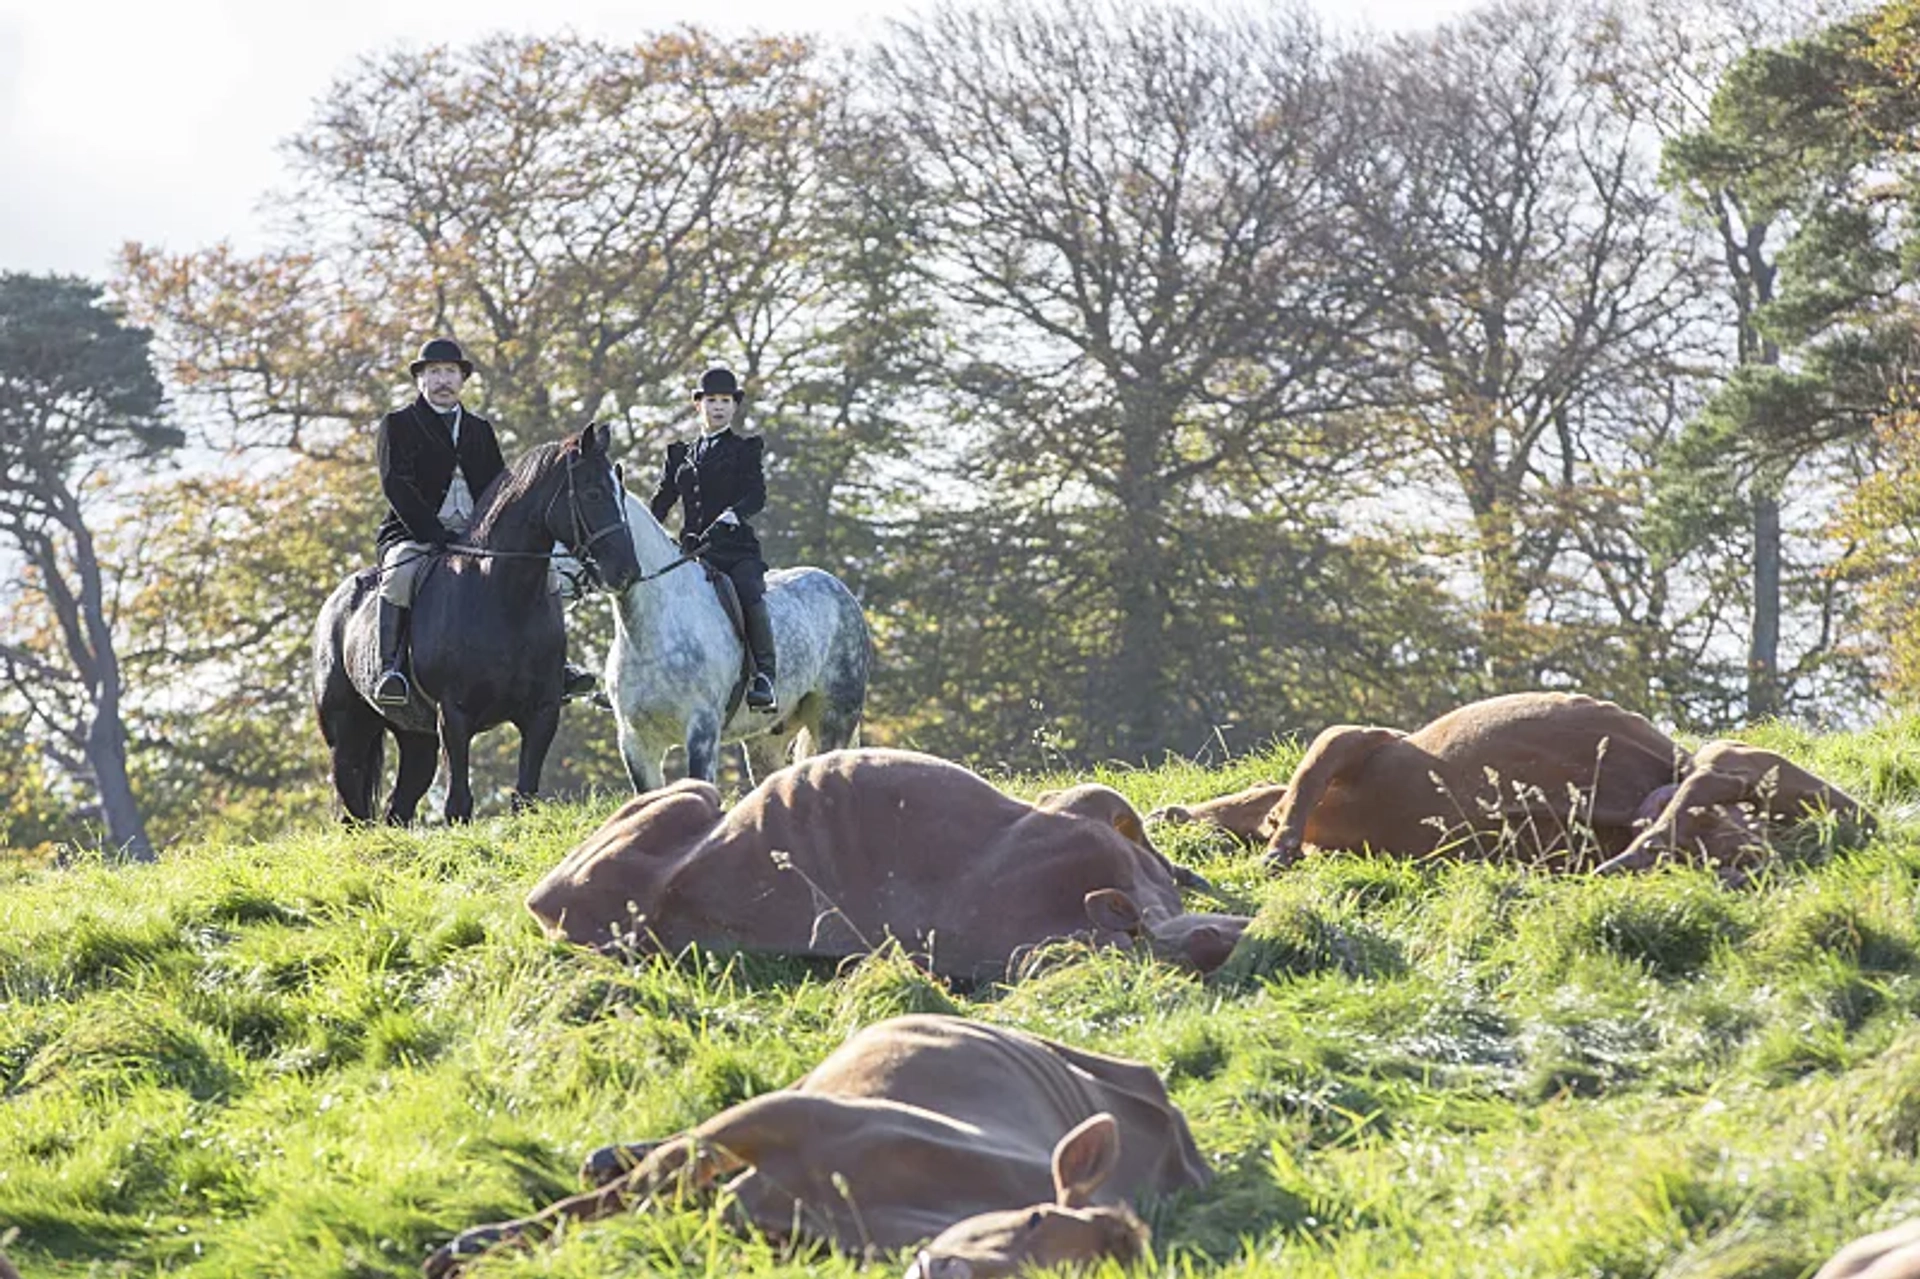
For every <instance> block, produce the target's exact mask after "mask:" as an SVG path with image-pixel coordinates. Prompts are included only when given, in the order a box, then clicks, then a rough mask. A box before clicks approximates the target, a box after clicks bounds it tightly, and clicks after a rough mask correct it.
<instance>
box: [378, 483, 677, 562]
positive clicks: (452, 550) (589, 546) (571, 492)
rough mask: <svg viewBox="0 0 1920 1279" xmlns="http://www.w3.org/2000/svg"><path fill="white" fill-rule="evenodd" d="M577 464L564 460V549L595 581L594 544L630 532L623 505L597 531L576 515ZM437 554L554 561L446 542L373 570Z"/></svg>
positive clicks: (546, 555)
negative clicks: (567, 533)
mask: <svg viewBox="0 0 1920 1279" xmlns="http://www.w3.org/2000/svg"><path fill="white" fill-rule="evenodd" d="M579 465H580V459H579V457H578V456H577V455H576V456H574V457H571V458H568V459H567V515H568V517H569V519H570V521H571V523H572V525H573V537H574V540H573V542H572V543H571V544H570V545H569V546H568V549H567V553H568V554H570V555H572V556H573V557H574V558H575V559H577V560H579V561H580V564H581V566H582V567H583V568H585V569H586V571H587V575H588V576H589V577H590V578H592V579H594V580H596V581H597V580H599V577H600V573H599V569H598V567H597V566H596V565H595V564H594V561H593V547H594V544H595V543H597V542H599V541H600V540H601V539H602V538H606V537H611V536H613V535H614V534H615V533H620V532H627V533H629V534H631V530H630V529H629V527H628V525H627V510H626V505H625V503H620V504H619V506H620V518H619V519H617V520H615V521H613V522H612V523H610V524H608V525H607V526H606V527H605V528H603V529H600V530H599V531H598V532H593V531H590V530H589V529H588V526H587V520H586V517H585V516H584V515H583V514H581V512H580V493H579V489H578V487H577V486H576V484H575V483H574V478H573V473H574V469H575V468H576V467H578V466H579ZM614 487H615V488H616V489H618V488H619V487H620V484H619V480H618V475H617V468H616V476H615V484H614ZM559 500H560V494H559V493H555V494H554V495H553V496H552V497H550V498H548V499H547V509H546V512H545V514H544V515H543V516H542V519H543V521H544V522H545V523H546V524H547V525H548V526H549V527H551V526H552V523H553V504H554V503H555V502H558V501H559ZM437 555H466V556H469V557H471V558H473V559H493V560H551V559H553V558H554V554H553V552H552V551H497V550H494V549H492V548H491V547H485V546H469V545H466V544H464V543H459V542H449V543H447V544H446V545H445V546H442V547H438V548H435V549H433V550H428V551H420V552H418V553H417V554H414V555H412V556H409V557H408V558H407V559H404V560H401V561H399V562H397V563H395V564H392V565H381V566H379V567H378V568H377V569H376V570H375V571H376V572H379V573H382V574H385V573H389V572H392V571H393V570H394V569H397V568H399V567H400V565H401V564H411V563H413V562H414V561H415V560H421V559H431V558H433V557H434V556H437ZM663 571H664V570H663Z"/></svg>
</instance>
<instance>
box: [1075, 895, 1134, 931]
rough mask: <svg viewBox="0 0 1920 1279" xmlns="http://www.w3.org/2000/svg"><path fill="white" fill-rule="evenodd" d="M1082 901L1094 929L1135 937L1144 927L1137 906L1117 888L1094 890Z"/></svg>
mask: <svg viewBox="0 0 1920 1279" xmlns="http://www.w3.org/2000/svg"><path fill="white" fill-rule="evenodd" d="M1084 901H1085V903H1086V907H1087V918H1088V919H1090V920H1092V921H1093V923H1094V927H1096V928H1104V929H1106V930H1107V931H1108V932H1110V933H1125V934H1126V935H1127V936H1129V937H1137V936H1139V934H1140V930H1141V929H1142V928H1144V927H1145V926H1146V921H1145V920H1144V919H1143V918H1141V915H1140V907H1139V905H1138V904H1137V903H1136V902H1135V901H1134V900H1133V898H1131V897H1129V896H1127V895H1126V894H1125V893H1123V892H1121V891H1120V890H1119V889H1117V888H1096V889H1094V890H1093V891H1092V892H1090V893H1088V894H1087V895H1086V897H1085V898H1084Z"/></svg>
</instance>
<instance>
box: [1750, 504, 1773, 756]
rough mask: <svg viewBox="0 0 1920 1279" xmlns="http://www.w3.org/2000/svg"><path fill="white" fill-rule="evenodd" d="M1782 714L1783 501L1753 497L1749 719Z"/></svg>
mask: <svg viewBox="0 0 1920 1279" xmlns="http://www.w3.org/2000/svg"><path fill="white" fill-rule="evenodd" d="M1779 713H1780V499H1779V498H1778V497H1777V496H1775V495H1774V494H1773V493H1771V492H1769V491H1767V490H1765V489H1759V488H1756V489H1755V490H1754V495H1753V634H1752V637H1751V639H1750V640H1749V643H1748V645H1747V718H1748V720H1749V721H1751V720H1758V719H1764V718H1766V717H1768V716H1773V715H1778V714H1779Z"/></svg>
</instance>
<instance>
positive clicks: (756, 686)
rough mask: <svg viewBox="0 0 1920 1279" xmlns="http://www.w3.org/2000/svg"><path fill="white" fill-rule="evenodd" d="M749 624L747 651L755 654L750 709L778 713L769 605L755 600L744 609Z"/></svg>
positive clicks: (749, 690)
mask: <svg viewBox="0 0 1920 1279" xmlns="http://www.w3.org/2000/svg"><path fill="white" fill-rule="evenodd" d="M740 611H741V612H742V613H744V614H745V615H746V621H747V650H748V651H749V652H751V653H752V654H753V682H752V683H750V684H748V685H747V707H748V709H750V710H756V711H768V712H772V711H776V710H778V709H779V706H778V705H777V704H776V703H775V701H774V697H773V680H774V667H773V621H772V619H770V618H769V617H768V616H767V602H766V601H765V600H763V599H759V600H755V601H754V602H753V603H751V604H746V605H742V606H741V610H740Z"/></svg>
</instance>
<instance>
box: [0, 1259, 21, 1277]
mask: <svg viewBox="0 0 1920 1279" xmlns="http://www.w3.org/2000/svg"><path fill="white" fill-rule="evenodd" d="M0 1279H20V1272H19V1271H18V1270H15V1269H14V1268H13V1263H12V1262H11V1261H8V1260H7V1259H6V1258H5V1257H4V1256H0Z"/></svg>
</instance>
